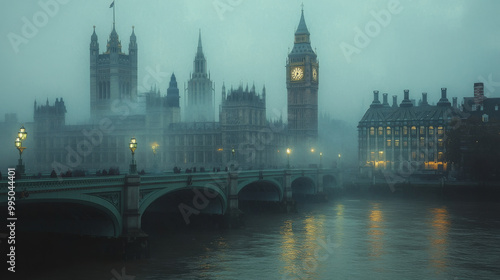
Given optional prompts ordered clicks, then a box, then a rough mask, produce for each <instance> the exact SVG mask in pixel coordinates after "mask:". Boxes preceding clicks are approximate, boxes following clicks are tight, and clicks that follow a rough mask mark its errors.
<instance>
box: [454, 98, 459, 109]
mask: <svg viewBox="0 0 500 280" xmlns="http://www.w3.org/2000/svg"><path fill="white" fill-rule="evenodd" d="M453 108H458V98H457V97H453Z"/></svg>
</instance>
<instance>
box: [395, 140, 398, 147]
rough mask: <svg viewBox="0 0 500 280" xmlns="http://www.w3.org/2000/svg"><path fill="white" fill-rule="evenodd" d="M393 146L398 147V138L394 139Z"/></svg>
mask: <svg viewBox="0 0 500 280" xmlns="http://www.w3.org/2000/svg"><path fill="white" fill-rule="evenodd" d="M394 147H399V140H397V139H396V140H394Z"/></svg>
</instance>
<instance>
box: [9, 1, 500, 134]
mask: <svg viewBox="0 0 500 280" xmlns="http://www.w3.org/2000/svg"><path fill="white" fill-rule="evenodd" d="M54 1H56V0H54ZM40 2H42V3H45V2H52V1H51V0H41V1H40ZM66 2H67V3H66ZM111 2H112V1H111V0H86V1H77V0H64V1H63V0H59V2H57V3H59V4H58V11H56V12H50V14H48V13H47V12H44V9H43V7H42V6H43V5H40V4H39V2H38V1H14V0H10V1H4V6H5V7H6V8H3V9H1V11H0V18H1V19H2V24H1V25H0V34H1V35H2V40H0V49H1V50H2V51H1V52H0V61H1V66H0V67H1V68H0V72H1V77H2V79H1V83H0V91H1V93H2V101H3V102H1V103H0V120H3V116H4V114H5V113H10V112H15V113H18V118H19V121H21V122H30V121H32V119H33V101H34V100H35V98H36V100H37V101H38V102H45V100H46V99H47V97H48V98H49V100H50V102H51V103H53V102H54V100H55V98H56V97H63V98H64V100H65V102H66V107H67V109H68V113H67V123H71V124H74V123H81V122H84V121H86V120H87V119H88V118H89V116H90V113H89V108H90V104H89V103H90V101H89V44H90V36H91V34H92V26H93V25H95V26H96V33H97V35H98V37H99V46H100V52H102V51H104V50H105V46H106V40H107V38H108V37H109V33H110V32H111V27H112V17H113V11H112V9H110V8H109V5H110V3H111ZM302 2H304V13H305V19H306V22H307V26H308V28H309V31H310V33H311V42H312V47H313V48H315V49H316V50H317V54H318V59H319V62H320V76H319V79H320V84H319V104H320V105H319V106H320V107H319V109H320V112H329V113H330V114H331V115H332V117H334V118H336V119H341V120H345V121H347V122H349V123H350V124H352V125H355V124H356V123H357V122H358V121H359V119H360V118H361V116H362V114H363V113H364V112H365V110H366V109H367V107H368V105H369V104H370V102H371V100H372V98H373V95H372V91H373V90H375V89H377V90H379V91H380V92H381V93H384V92H387V93H389V95H390V96H391V95H394V94H397V95H398V101H399V102H400V101H401V100H402V93H403V90H404V89H410V96H411V98H415V99H417V100H418V99H419V98H420V96H421V92H428V93H429V102H430V103H433V102H437V101H438V99H439V94H440V88H441V87H447V88H448V93H449V97H451V96H458V97H459V98H460V99H461V98H462V97H464V96H471V95H472V94H473V90H472V89H473V83H474V82H478V81H480V78H479V77H483V78H484V79H485V80H488V79H489V76H490V77H491V80H492V81H500V69H499V65H500V63H499V62H500V53H499V52H500V28H499V26H500V17H499V16H498V11H500V1H495V0H489V1H487V0H476V1H472V0H468V1H460V0H439V1H436V0H422V1H411V0H406V1H405V0H401V1H399V5H396V4H394V5H395V6H394V7H397V8H394V7H393V9H392V11H393V13H391V18H390V19H387V18H385V22H382V23H383V24H379V23H376V24H375V17H374V14H375V15H377V14H380V12H381V11H383V10H385V11H387V13H390V11H389V10H391V9H388V5H389V6H390V5H391V4H390V3H391V2H398V1H389V0H388V1H385V0H377V1H368V0H366V1H365V0H356V1H332V0H324V1H318V0H316V1H312V0H309V1H307V0H305V1H302V0H300V1H299V0H286V1H285V0H278V1H274V0H273V1H269V0H255V1H251V0H188V1H186V0H182V1H181V0H178V1H174V0H169V1H160V0H141V1H139V0H127V1H126V0H117V1H116V29H117V32H118V34H119V36H120V39H121V41H122V50H123V51H124V52H128V43H129V36H130V33H131V29H132V28H131V27H132V26H135V33H136V35H137V41H138V46H139V69H138V70H139V77H138V79H139V80H138V84H139V86H140V87H141V88H140V89H145V88H147V89H149V87H150V86H151V85H152V84H157V85H158V86H159V87H160V89H161V91H162V93H166V89H167V87H168V81H169V78H170V74H171V73H172V72H175V74H176V76H177V81H178V84H179V87H180V89H181V96H182V98H183V97H184V96H183V93H182V92H183V90H182V87H183V84H184V83H185V82H187V80H188V79H189V73H190V72H191V71H192V69H193V59H194V55H195V52H196V46H197V40H198V30H199V29H200V28H201V31H202V39H203V48H204V53H205V56H206V58H207V63H208V69H209V70H210V72H211V78H212V80H213V82H214V83H215V87H216V100H217V102H219V100H220V89H221V86H222V82H225V84H226V86H230V85H234V86H238V85H239V84H240V83H243V84H244V85H246V83H249V84H250V86H251V84H252V83H253V82H255V85H256V87H257V89H258V91H259V92H260V90H261V88H262V85H263V84H265V85H266V89H267V99H268V103H267V104H268V105H267V107H268V118H277V117H279V115H280V114H281V112H282V113H283V116H284V119H286V85H285V63H286V57H287V54H288V50H289V48H292V46H293V38H294V36H293V35H294V32H295V29H296V28H297V25H298V23H299V19H300V9H301V3H302ZM7 3H8V4H7ZM62 3H65V4H62ZM224 9H225V10H224ZM382 13H385V12H382ZM44 14H45V16H46V18H44ZM34 16H35V19H34ZM23 18H25V19H24V20H23ZM26 19H27V20H28V21H29V22H30V23H34V20H35V21H38V26H39V27H36V26H35V27H36V28H37V30H36V31H35V32H32V30H30V32H31V33H29V34H28V35H29V36H28V37H29V38H27V37H26V36H24V35H23V26H25V24H26V23H25V20H26ZM367 27H368V33H370V34H371V37H368V38H369V39H370V41H369V42H366V41H365V42H363V44H361V45H360V44H359V43H360V42H359V40H358V42H357V43H358V44H356V41H355V37H356V36H358V35H359V31H358V30H363V32H364V33H365V34H366V33H367V32H366V28H367ZM370 28H371V29H370ZM377 28H378V29H377ZM16 36H17V37H16ZM14 37H15V38H16V39H17V40H19V38H20V37H21V41H22V43H19V41H18V44H17V45H16V44H13V43H11V40H12V38H14ZM358 37H359V36H358ZM347 45H350V46H352V47H353V48H354V47H356V48H357V49H356V51H355V52H353V53H352V54H351V55H346V54H345V53H344V52H345V51H343V50H342V48H341V46H347ZM16 49H17V52H16ZM351 50H353V49H351ZM157 70H159V71H160V72H161V73H164V74H163V75H164V76H162V74H161V75H160V76H159V79H156V80H155V78H154V77H150V76H152V75H151V74H150V72H156V71H157ZM167 75H168V76H167ZM165 76H166V77H165ZM488 89H490V92H488ZM485 90H486V95H487V96H491V97H498V96H499V95H500V83H499V85H497V83H492V84H487V85H486V89H485ZM182 102H183V100H181V103H182Z"/></svg>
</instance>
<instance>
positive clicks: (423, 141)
mask: <svg viewBox="0 0 500 280" xmlns="http://www.w3.org/2000/svg"><path fill="white" fill-rule="evenodd" d="M424 145H425V138H424V137H420V147H423V146H424Z"/></svg>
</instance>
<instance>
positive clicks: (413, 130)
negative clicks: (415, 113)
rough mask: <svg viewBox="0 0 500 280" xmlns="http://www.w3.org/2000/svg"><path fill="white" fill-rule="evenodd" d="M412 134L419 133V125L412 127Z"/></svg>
mask: <svg viewBox="0 0 500 280" xmlns="http://www.w3.org/2000/svg"><path fill="white" fill-rule="evenodd" d="M411 135H413V136H414V135H417V127H416V126H412V127H411Z"/></svg>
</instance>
